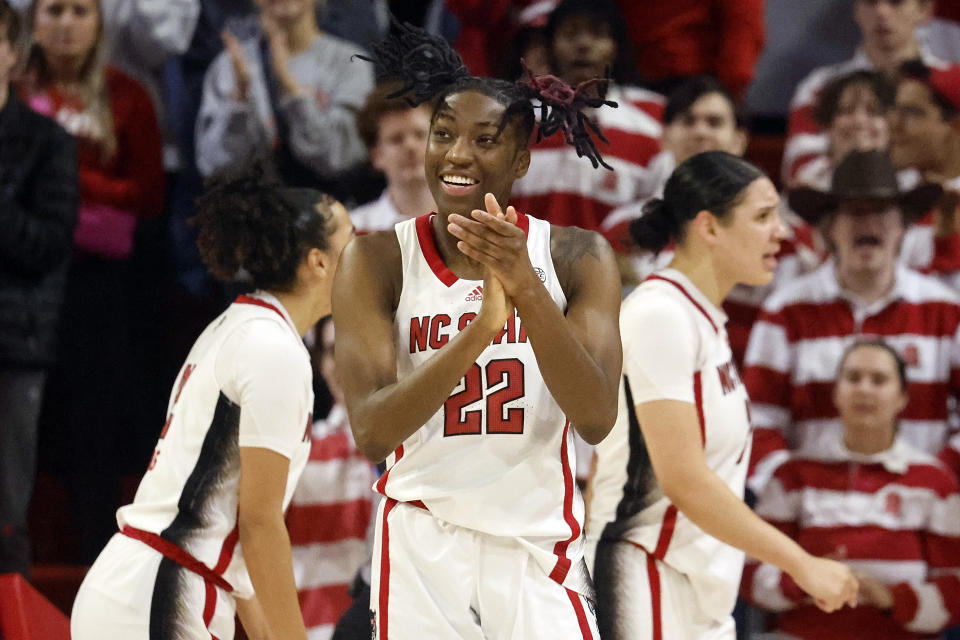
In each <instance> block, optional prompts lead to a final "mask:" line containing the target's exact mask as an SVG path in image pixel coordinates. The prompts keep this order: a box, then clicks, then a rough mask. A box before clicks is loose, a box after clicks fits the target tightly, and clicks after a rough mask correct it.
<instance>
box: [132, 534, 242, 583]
mask: <svg viewBox="0 0 960 640" xmlns="http://www.w3.org/2000/svg"><path fill="white" fill-rule="evenodd" d="M120 533H122V534H123V535H125V536H127V537H128V538H133V539H134V540H139V541H140V542H142V543H144V544H145V545H147V546H148V547H150V548H151V549H153V550H154V551H158V552H159V553H160V554H161V555H163V557H164V558H167V559H168V560H172V561H173V562H176V563H177V564H178V565H180V566H181V567H183V568H184V569H186V570H187V571H192V572H193V573H195V574H197V575H198V576H200V577H201V578H203V579H204V581H206V582H208V583H213V584H214V585H216V586H218V587H220V588H221V589H223V590H224V591H226V592H227V593H231V592H232V591H233V587H232V586H231V585H230V583H229V582H227V581H226V580H225V579H224V578H223V576H221V575H219V574H217V573H215V572H214V571H213V570H212V569H211V568H210V567H208V566H207V565H205V564H203V563H202V562H200V561H199V560H197V559H196V558H194V557H193V556H192V555H190V554H189V553H187V552H186V551H184V550H183V549H181V548H180V547H178V546H177V545H175V544H173V543H172V542H170V541H169V540H165V539H163V538H161V537H160V536H159V535H157V534H156V533H153V532H152V531H144V530H143V529H136V528H134V527H131V526H130V525H126V526H124V527H123V529H122V530H121V531H120Z"/></svg>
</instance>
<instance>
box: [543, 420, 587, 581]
mask: <svg viewBox="0 0 960 640" xmlns="http://www.w3.org/2000/svg"><path fill="white" fill-rule="evenodd" d="M569 429H570V421H569V420H567V421H566V423H565V424H564V425H563V438H562V440H561V443H560V464H561V466H562V468H563V519H564V520H566V521H567V524H568V525H569V526H570V537H569V538H568V539H566V540H560V541H559V542H557V544H555V545H554V546H553V553H554V555H555V556H557V564H556V565H555V566H554V567H553V571H551V572H550V579H551V580H553V581H554V582H557V583H559V584H563V581H564V580H565V579H566V577H567V572H568V571H570V558H568V557H567V547H569V546H570V543H571V542H573V541H574V540H576V539H577V538H579V537H580V523H579V522H577V518H576V517H575V516H574V515H573V487H574V484H573V470H572V469H571V468H570V460H569V458H568V456H567V431H568V430H569Z"/></svg>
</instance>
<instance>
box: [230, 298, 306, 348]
mask: <svg viewBox="0 0 960 640" xmlns="http://www.w3.org/2000/svg"><path fill="white" fill-rule="evenodd" d="M233 303H234V304H252V305H255V306H258V307H263V308H264V309H270V310H271V311H273V312H275V313H276V314H277V315H278V316H280V317H281V318H283V323H284V324H285V325H287V326H288V327H290V328H291V329H293V332H294V333H296V334H297V338H298V339H299V338H300V334H299V333H297V329H296V327H294V326H293V325H292V324H290V321H289V320H287V316H285V315H283V311H280V309H278V308H277V307H275V306H274V305H272V304H270V303H269V302H266V301H264V300H261V299H260V298H254V297H253V296H248V295H240V296H237V299H236V300H234V301H233Z"/></svg>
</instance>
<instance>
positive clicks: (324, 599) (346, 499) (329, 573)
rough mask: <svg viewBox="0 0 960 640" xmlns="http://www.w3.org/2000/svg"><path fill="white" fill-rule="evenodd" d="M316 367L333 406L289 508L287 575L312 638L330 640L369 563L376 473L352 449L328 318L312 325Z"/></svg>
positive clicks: (318, 427) (315, 436)
mask: <svg viewBox="0 0 960 640" xmlns="http://www.w3.org/2000/svg"><path fill="white" fill-rule="evenodd" d="M317 338H318V339H317V348H316V351H317V352H319V354H318V355H315V359H316V360H318V361H319V362H317V368H318V369H319V371H320V375H321V376H323V379H324V381H325V382H326V383H327V387H328V388H329V389H330V395H331V396H333V400H334V404H333V408H332V409H331V410H330V413H329V415H327V418H326V419H325V420H318V421H317V422H315V423H314V425H313V430H312V432H311V434H310V438H311V441H312V442H311V448H310V459H309V460H308V461H307V466H306V468H304V470H303V475H301V476H300V482H299V483H298V484H297V488H296V490H295V491H294V493H293V498H292V499H291V501H290V508H289V510H288V511H287V528H288V529H289V531H290V544H291V547H292V551H293V572H294V577H295V578H296V582H297V591H298V595H299V597H300V609H301V611H302V612H303V620H304V623H306V626H307V633H308V636H309V638H310V640H328V639H329V638H331V637H332V635H333V630H334V626H335V625H336V623H337V621H338V620H339V619H340V616H341V615H343V613H344V612H345V611H346V610H347V608H348V607H349V606H350V604H351V602H352V599H351V597H350V595H349V593H348V590H349V587H350V585H351V584H352V583H353V580H354V577H355V576H356V575H357V571H358V570H359V569H360V568H361V565H364V564H368V563H369V562H370V549H369V547H368V544H367V529H368V527H369V526H370V523H371V519H372V517H373V490H372V487H373V482H374V480H376V473H375V472H374V470H373V466H372V465H371V464H370V462H369V461H368V460H367V459H366V458H365V457H364V456H363V454H361V453H360V452H359V451H357V446H356V444H355V443H354V441H353V434H352V433H351V432H350V423H349V422H348V420H347V410H346V408H345V406H344V404H343V392H342V391H341V390H340V386H339V384H338V383H337V377H336V369H335V365H334V360H333V343H334V328H333V322H332V318H331V317H330V316H328V317H326V318H325V319H324V320H322V321H321V322H320V323H319V325H318V327H317Z"/></svg>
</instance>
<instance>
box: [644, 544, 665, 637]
mask: <svg viewBox="0 0 960 640" xmlns="http://www.w3.org/2000/svg"><path fill="white" fill-rule="evenodd" d="M647 577H648V578H649V580H650V614H651V618H652V621H651V622H652V624H653V640H663V619H662V618H661V616H660V572H659V571H658V570H657V559H656V558H654V557H653V556H651V555H650V554H647Z"/></svg>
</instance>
